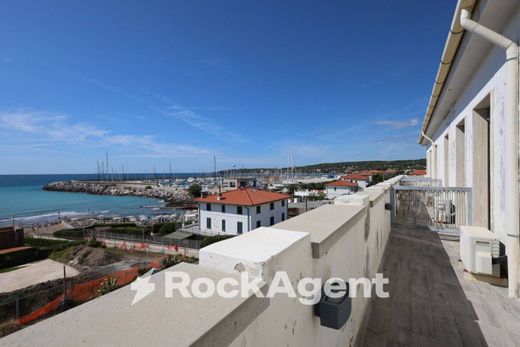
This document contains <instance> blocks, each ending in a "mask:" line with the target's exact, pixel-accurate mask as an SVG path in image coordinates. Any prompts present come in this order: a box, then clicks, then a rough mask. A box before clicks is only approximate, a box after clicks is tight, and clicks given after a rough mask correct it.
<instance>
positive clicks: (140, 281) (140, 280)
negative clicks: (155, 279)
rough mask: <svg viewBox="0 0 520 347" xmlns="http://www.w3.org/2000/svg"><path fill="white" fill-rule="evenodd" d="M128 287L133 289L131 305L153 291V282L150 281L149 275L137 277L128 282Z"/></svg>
mask: <svg viewBox="0 0 520 347" xmlns="http://www.w3.org/2000/svg"><path fill="white" fill-rule="evenodd" d="M130 289H131V290H132V291H135V296H134V300H133V301H132V305H134V304H136V303H138V302H139V301H141V300H143V299H144V298H146V297H147V296H148V295H150V294H152V293H153V292H154V291H155V283H150V276H143V277H137V279H136V280H135V281H134V282H132V283H131V284H130Z"/></svg>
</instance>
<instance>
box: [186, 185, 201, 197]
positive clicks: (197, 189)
mask: <svg viewBox="0 0 520 347" xmlns="http://www.w3.org/2000/svg"><path fill="white" fill-rule="evenodd" d="M201 193H202V187H201V186H200V184H198V183H193V184H192V185H190V186H189V187H188V194H190V196H191V197H192V198H197V197H199V196H200V194H201Z"/></svg>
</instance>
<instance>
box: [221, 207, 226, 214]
mask: <svg viewBox="0 0 520 347" xmlns="http://www.w3.org/2000/svg"><path fill="white" fill-rule="evenodd" d="M222 213H226V205H222Z"/></svg>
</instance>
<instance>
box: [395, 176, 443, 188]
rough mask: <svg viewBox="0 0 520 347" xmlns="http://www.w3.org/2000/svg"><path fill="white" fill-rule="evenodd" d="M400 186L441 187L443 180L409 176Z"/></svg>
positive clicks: (403, 179)
mask: <svg viewBox="0 0 520 347" xmlns="http://www.w3.org/2000/svg"><path fill="white" fill-rule="evenodd" d="M400 184H401V185H402V186H413V187H441V186H442V180H441V179H438V178H430V177H420V176H407V177H403V178H402V179H401V182H400Z"/></svg>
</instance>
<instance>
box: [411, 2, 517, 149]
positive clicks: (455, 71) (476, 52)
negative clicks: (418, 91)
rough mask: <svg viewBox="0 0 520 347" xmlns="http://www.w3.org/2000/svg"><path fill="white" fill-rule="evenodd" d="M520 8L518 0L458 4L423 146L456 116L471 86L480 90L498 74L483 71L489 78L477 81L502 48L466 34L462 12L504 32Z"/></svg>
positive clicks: (421, 139)
mask: <svg viewBox="0 0 520 347" xmlns="http://www.w3.org/2000/svg"><path fill="white" fill-rule="evenodd" d="M518 7H519V2H518V0H500V1H490V0H459V1H458V3H457V7H456V9H455V13H454V15H453V20H452V24H451V27H450V32H449V34H448V38H447V40H446V44H445V47H444V51H443V54H442V58H441V63H440V64H439V70H438V72H437V76H436V78H435V82H434V85H433V89H432V94H431V97H430V102H429V104H428V108H427V110H426V114H425V116H424V121H423V126H422V129H421V135H420V136H419V144H425V137H424V136H423V135H422V133H425V134H426V135H427V136H428V137H431V138H432V137H434V136H435V134H436V132H437V130H438V128H439V126H440V125H441V124H442V122H443V120H444V119H445V118H446V117H448V116H456V113H457V112H458V111H457V110H455V106H456V104H457V102H458V100H459V99H460V98H461V94H462V93H463V92H464V91H465V90H466V88H467V86H468V85H469V84H470V83H473V82H474V83H479V84H480V85H478V86H475V87H476V88H475V90H480V88H481V87H483V84H485V83H486V82H487V81H488V80H489V79H490V78H492V77H493V75H494V74H495V72H496V70H494V69H487V70H486V71H484V72H483V73H484V74H487V76H480V77H481V78H480V80H478V81H476V82H475V81H474V77H475V71H477V70H478V69H479V67H480V66H481V65H482V62H483V61H484V60H485V59H486V56H488V55H489V54H490V52H491V50H492V49H494V48H496V49H500V48H498V47H495V46H493V45H492V44H491V43H490V42H489V41H487V40H486V39H484V38H482V37H480V36H478V35H473V34H471V33H466V34H465V32H464V30H463V28H462V26H461V25H460V20H459V18H460V11H461V10H462V9H467V10H469V11H471V12H472V17H473V18H474V19H475V20H476V21H478V22H479V23H481V24H482V25H485V26H487V27H489V28H493V30H496V31H499V32H500V31H502V30H504V29H505V27H506V26H507V25H508V23H509V22H510V19H511V17H512V16H513V15H514V14H515V13H516V12H517V10H518ZM504 62H505V53H504ZM501 64H502V63H501ZM482 77H483V78H482Z"/></svg>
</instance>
